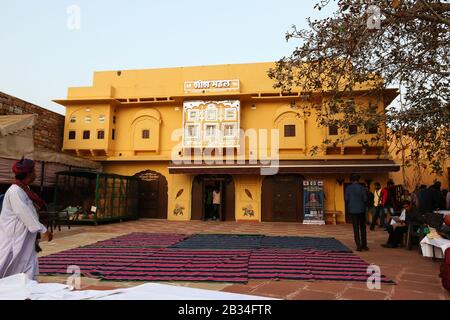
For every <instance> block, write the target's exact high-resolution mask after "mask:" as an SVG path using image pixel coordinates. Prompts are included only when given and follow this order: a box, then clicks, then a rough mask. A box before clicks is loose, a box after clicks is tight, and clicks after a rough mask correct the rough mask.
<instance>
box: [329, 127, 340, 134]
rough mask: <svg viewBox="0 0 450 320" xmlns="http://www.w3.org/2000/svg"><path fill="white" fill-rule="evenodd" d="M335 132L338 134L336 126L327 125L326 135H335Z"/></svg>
mask: <svg viewBox="0 0 450 320" xmlns="http://www.w3.org/2000/svg"><path fill="white" fill-rule="evenodd" d="M337 134H338V127H337V126H329V127H328V135H330V136H336V135H337Z"/></svg>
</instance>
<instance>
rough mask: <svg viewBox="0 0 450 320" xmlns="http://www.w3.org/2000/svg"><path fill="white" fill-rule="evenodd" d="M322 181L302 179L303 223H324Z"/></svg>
mask: <svg viewBox="0 0 450 320" xmlns="http://www.w3.org/2000/svg"><path fill="white" fill-rule="evenodd" d="M324 198H325V197H324V192H323V181H320V180H309V181H308V180H305V181H303V216H304V218H303V223H304V224H325V220H324V213H323V211H324Z"/></svg>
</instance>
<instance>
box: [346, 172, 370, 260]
mask: <svg viewBox="0 0 450 320" xmlns="http://www.w3.org/2000/svg"><path fill="white" fill-rule="evenodd" d="M350 181H351V182H352V184H351V185H349V186H348V187H347V189H345V195H344V199H345V207H346V209H347V212H348V213H349V214H350V216H351V217H352V223H353V234H354V237H355V243H356V250H357V251H362V250H369V248H368V247H367V235H366V207H367V192H366V189H365V188H364V187H363V186H362V185H360V184H359V183H358V181H359V176H358V175H355V174H352V175H351V177H350Z"/></svg>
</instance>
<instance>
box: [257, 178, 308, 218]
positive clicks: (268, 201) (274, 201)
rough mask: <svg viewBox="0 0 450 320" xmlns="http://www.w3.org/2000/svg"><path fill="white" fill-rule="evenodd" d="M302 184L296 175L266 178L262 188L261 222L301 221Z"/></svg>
mask: <svg viewBox="0 0 450 320" xmlns="http://www.w3.org/2000/svg"><path fill="white" fill-rule="evenodd" d="M301 202H302V184H301V179H300V178H299V177H298V176H296V175H276V176H272V177H266V178H265V179H264V181H263V188H262V202H261V206H262V220H263V221H279V222H281V221H285V222H301V221H303V212H302V203H301Z"/></svg>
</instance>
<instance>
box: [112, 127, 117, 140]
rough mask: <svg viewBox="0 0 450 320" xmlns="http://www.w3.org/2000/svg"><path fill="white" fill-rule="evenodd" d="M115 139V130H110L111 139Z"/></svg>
mask: <svg viewBox="0 0 450 320" xmlns="http://www.w3.org/2000/svg"><path fill="white" fill-rule="evenodd" d="M115 138H116V129H112V132H111V139H112V140H114V139H115Z"/></svg>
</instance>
